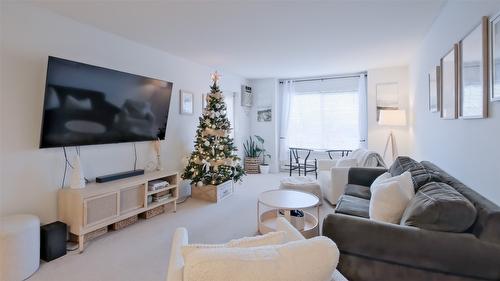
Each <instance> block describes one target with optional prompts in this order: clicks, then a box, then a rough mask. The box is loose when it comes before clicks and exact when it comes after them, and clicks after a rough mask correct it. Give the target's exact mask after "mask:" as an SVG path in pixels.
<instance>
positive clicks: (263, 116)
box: [257, 106, 273, 122]
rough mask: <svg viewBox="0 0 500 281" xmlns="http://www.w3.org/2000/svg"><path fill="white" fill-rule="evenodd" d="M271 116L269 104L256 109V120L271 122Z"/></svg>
mask: <svg viewBox="0 0 500 281" xmlns="http://www.w3.org/2000/svg"><path fill="white" fill-rule="evenodd" d="M272 116H273V114H272V109H271V106H265V107H261V108H259V109H257V122H271V120H272Z"/></svg>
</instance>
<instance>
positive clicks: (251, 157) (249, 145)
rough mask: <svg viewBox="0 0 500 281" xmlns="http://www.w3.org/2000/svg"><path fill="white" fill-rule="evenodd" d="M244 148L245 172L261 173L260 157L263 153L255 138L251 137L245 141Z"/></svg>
mask: <svg viewBox="0 0 500 281" xmlns="http://www.w3.org/2000/svg"><path fill="white" fill-rule="evenodd" d="M243 148H244V150H245V163H244V164H245V172H246V173H247V174H258V173H259V162H260V161H259V157H260V154H261V150H260V147H259V146H258V145H257V143H256V142H255V140H254V139H253V138H252V137H250V138H248V140H246V141H245V143H243Z"/></svg>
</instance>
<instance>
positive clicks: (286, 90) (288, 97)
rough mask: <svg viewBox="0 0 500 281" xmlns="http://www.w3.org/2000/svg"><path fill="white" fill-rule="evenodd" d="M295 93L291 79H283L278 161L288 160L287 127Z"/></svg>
mask: <svg viewBox="0 0 500 281" xmlns="http://www.w3.org/2000/svg"><path fill="white" fill-rule="evenodd" d="M294 95H295V87H294V83H293V81H292V80H286V81H283V84H282V91H281V116H280V134H279V138H280V142H279V148H280V155H279V157H280V158H279V160H280V161H283V162H285V161H288V157H289V156H288V149H289V142H288V128H289V120H290V104H291V101H292V98H293V96H294Z"/></svg>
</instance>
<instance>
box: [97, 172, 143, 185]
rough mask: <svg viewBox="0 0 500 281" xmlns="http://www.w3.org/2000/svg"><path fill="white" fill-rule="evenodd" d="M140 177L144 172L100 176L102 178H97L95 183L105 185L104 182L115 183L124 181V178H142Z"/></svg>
mask: <svg viewBox="0 0 500 281" xmlns="http://www.w3.org/2000/svg"><path fill="white" fill-rule="evenodd" d="M140 175H144V170H141V169H139V170H133V171H126V172H121V173H116V174H110V175H105V176H100V177H97V178H95V181H96V182H98V183H103V182H108V181H115V180H120V179H124V178H130V177H134V176H140Z"/></svg>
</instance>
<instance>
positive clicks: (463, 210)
mask: <svg viewBox="0 0 500 281" xmlns="http://www.w3.org/2000/svg"><path fill="white" fill-rule="evenodd" d="M475 220H476V209H475V208H474V205H472V203H471V202H470V201H469V200H468V199H467V198H465V197H464V196H463V195H462V194H460V193H459V192H458V191H456V190H455V189H454V188H452V187H451V186H449V185H447V184H445V183H440V182H431V183H428V184H426V185H424V186H422V187H421V188H420V190H419V191H418V192H417V193H416V194H415V196H414V197H413V199H412V200H411V201H410V203H409V205H408V207H407V208H406V210H405V212H404V214H403V217H402V218H401V224H403V225H408V226H415V227H419V228H424V229H429V230H437V231H448V232H464V231H465V230H467V229H468V228H469V227H470V226H471V225H472V224H473V223H474V221H475Z"/></svg>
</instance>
